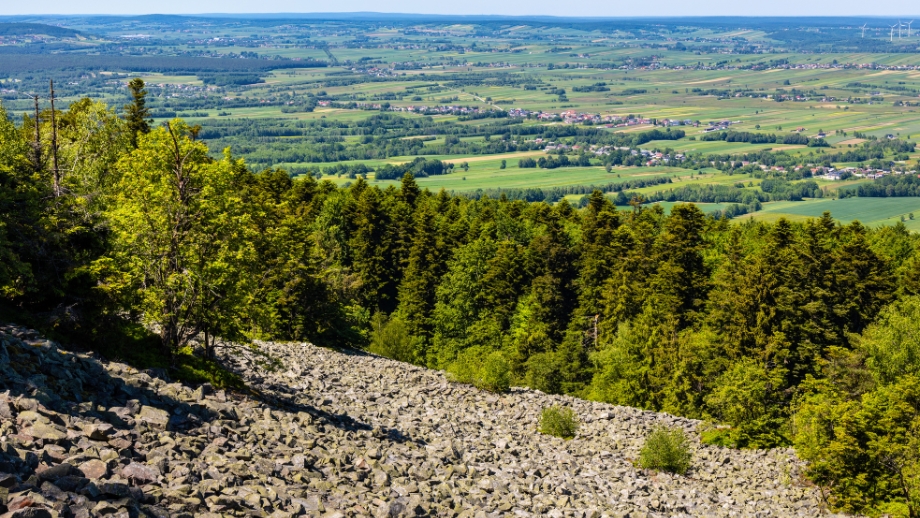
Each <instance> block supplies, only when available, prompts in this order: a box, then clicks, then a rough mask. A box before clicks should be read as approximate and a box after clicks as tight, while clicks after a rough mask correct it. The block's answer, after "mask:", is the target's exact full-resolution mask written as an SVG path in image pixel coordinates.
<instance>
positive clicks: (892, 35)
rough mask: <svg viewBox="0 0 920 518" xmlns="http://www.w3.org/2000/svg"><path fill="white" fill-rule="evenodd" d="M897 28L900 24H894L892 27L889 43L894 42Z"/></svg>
mask: <svg viewBox="0 0 920 518" xmlns="http://www.w3.org/2000/svg"><path fill="white" fill-rule="evenodd" d="M897 26H898V24H894V25H892V26H891V34H889V35H888V41H894V28H895V27H897Z"/></svg>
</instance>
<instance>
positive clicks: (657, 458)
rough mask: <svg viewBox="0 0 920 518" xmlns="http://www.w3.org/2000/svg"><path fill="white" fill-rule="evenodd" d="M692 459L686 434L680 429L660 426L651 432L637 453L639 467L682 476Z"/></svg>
mask: <svg viewBox="0 0 920 518" xmlns="http://www.w3.org/2000/svg"><path fill="white" fill-rule="evenodd" d="M692 458H693V454H692V453H691V452H690V440H689V439H688V438H687V434H686V433H684V431H683V430H682V429H680V428H676V427H675V428H670V427H664V426H662V427H658V428H655V429H654V430H652V433H650V434H649V436H648V437H647V438H646V439H645V444H644V445H643V446H642V451H641V452H639V466H640V467H642V468H643V469H653V470H656V471H667V472H670V473H677V474H678V475H683V474H684V473H686V472H687V470H688V469H689V468H690V461H691V460H692Z"/></svg>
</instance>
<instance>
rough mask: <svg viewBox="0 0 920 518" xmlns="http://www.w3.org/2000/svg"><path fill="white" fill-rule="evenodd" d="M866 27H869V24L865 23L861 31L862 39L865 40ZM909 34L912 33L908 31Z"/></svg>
mask: <svg viewBox="0 0 920 518" xmlns="http://www.w3.org/2000/svg"><path fill="white" fill-rule="evenodd" d="M866 25H869V24H868V23H864V24H863V26H862V27H860V29H862V37H863V38H865V37H866ZM908 32H910V30H909V29H908ZM908 37H909V36H908Z"/></svg>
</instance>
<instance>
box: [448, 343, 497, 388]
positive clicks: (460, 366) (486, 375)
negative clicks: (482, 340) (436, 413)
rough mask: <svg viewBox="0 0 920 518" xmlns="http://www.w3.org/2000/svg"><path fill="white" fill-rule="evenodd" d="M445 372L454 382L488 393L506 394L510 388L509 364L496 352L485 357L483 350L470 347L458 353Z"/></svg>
mask: <svg viewBox="0 0 920 518" xmlns="http://www.w3.org/2000/svg"><path fill="white" fill-rule="evenodd" d="M447 372H448V373H449V374H450V375H451V377H452V378H453V379H454V381H458V382H460V383H469V384H471V385H473V386H475V387H477V388H481V389H483V390H488V391H490V392H506V391H507V390H508V389H509V388H511V364H510V363H509V362H508V360H507V359H506V358H505V355H503V354H502V353H500V352H498V351H494V352H491V353H489V354H488V355H486V354H484V351H483V348H481V347H471V348H469V349H467V350H465V351H463V352H461V353H460V355H459V356H458V357H457V359H456V360H455V361H454V362H452V363H451V364H450V366H449V367H448V368H447Z"/></svg>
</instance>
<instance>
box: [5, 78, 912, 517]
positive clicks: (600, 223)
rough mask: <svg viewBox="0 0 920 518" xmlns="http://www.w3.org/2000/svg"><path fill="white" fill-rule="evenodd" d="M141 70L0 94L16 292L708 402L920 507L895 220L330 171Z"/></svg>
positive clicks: (172, 324) (713, 434) (622, 396)
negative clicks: (305, 163)
mask: <svg viewBox="0 0 920 518" xmlns="http://www.w3.org/2000/svg"><path fill="white" fill-rule="evenodd" d="M140 86H142V85H140ZM136 93H137V94H138V95H136V96H135V102H134V104H133V106H132V107H131V109H129V110H127V113H128V114H129V115H128V117H129V120H127V121H125V120H122V119H120V118H118V117H117V116H116V115H115V113H114V111H113V110H111V109H109V108H108V107H106V106H104V105H102V104H99V103H93V102H91V101H89V100H85V101H81V102H77V103H74V104H72V105H71V107H70V108H69V110H68V111H67V112H58V113H56V114H55V115H56V118H55V120H56V123H55V124H56V126H55V127H52V118H51V112H50V111H45V112H43V113H42V114H41V115H40V117H39V120H38V123H39V128H38V134H39V138H38V141H36V140H35V135H36V128H35V124H36V121H35V120H34V119H31V118H28V117H27V118H25V119H24V121H23V122H22V124H21V125H16V124H14V123H13V122H11V121H10V120H9V119H8V118H7V117H6V114H5V113H0V258H2V260H0V294H2V298H3V304H4V307H8V308H10V309H11V310H15V311H27V312H30V313H32V314H35V315H39V316H40V317H42V318H45V319H46V321H48V322H50V323H51V325H53V326H54V327H57V328H71V329H74V330H76V332H77V333H78V334H79V335H81V336H85V337H88V339H91V338H92V337H93V336H95V335H94V333H96V332H97V329H98V328H101V327H103V326H107V325H117V323H118V322H122V321H125V320H132V321H137V322H142V323H144V324H146V325H147V326H149V327H150V328H151V329H156V330H157V333H158V335H159V337H160V341H161V344H162V347H163V348H164V349H168V350H170V351H174V352H175V351H178V350H179V349H181V348H182V347H184V346H185V345H186V344H187V343H188V341H189V340H190V339H192V338H193V337H197V336H199V335H200V334H201V333H204V336H205V345H206V347H208V348H212V347H213V346H214V345H215V337H219V338H220V339H221V340H240V341H245V340H249V339H255V338H265V339H276V340H297V341H311V342H313V343H316V344H319V345H327V346H334V347H356V348H364V349H368V350H370V351H372V352H375V353H379V354H383V355H386V356H390V357H392V358H395V359H398V360H403V361H407V362H412V363H415V364H418V365H424V366H427V367H430V368H436V369H444V370H446V371H448V372H449V373H450V374H451V375H453V376H454V378H455V379H456V380H458V381H462V382H470V383H474V384H476V385H479V386H483V387H486V388H489V389H491V390H495V391H502V390H506V389H507V388H508V386H509V385H526V386H529V387H532V388H536V389H539V390H542V391H544V392H551V393H566V394H571V395H576V396H580V397H584V398H588V399H595V400H600V401H604V402H610V403H616V404H620V405H628V406H634V407H640V408H646V409H654V410H661V411H665V412H669V413H673V414H677V415H682V416H687V417H693V418H700V419H704V420H706V421H707V422H710V423H712V424H713V425H726V426H721V427H715V426H713V427H712V428H710V429H708V430H706V431H705V432H704V437H706V439H707V440H709V441H712V442H715V443H718V444H724V445H727V446H732V447H750V448H761V447H772V446H779V445H794V446H796V447H797V450H798V452H799V455H800V456H802V457H803V458H804V459H806V460H808V461H809V462H810V463H811V464H810V467H809V475H810V476H811V477H812V479H813V480H814V481H815V482H816V483H818V484H820V485H821V486H823V487H825V488H827V495H828V502H829V504H830V505H831V506H832V507H834V508H836V509H840V510H844V511H851V512H865V513H869V514H879V513H882V512H891V513H895V514H899V515H904V516H907V515H911V516H916V514H917V512H918V510H920V508H918V503H920V493H918V489H917V488H918V484H920V448H918V443H917V441H918V439H917V437H920V434H917V433H916V432H917V431H918V427H920V413H918V411H920V373H918V369H920V360H918V357H920V341H918V340H917V338H916V336H917V331H918V327H920V324H918V319H917V316H920V254H918V252H917V247H918V238H917V237H916V236H915V235H912V234H910V233H908V232H907V231H906V230H905V228H904V227H903V226H895V227H885V228H879V229H870V228H866V227H864V226H862V225H861V224H859V223H858V222H854V223H852V224H849V225H841V224H839V223H836V222H835V221H834V220H833V219H832V218H831V216H830V215H829V214H825V216H824V217H822V218H819V219H816V220H810V221H807V222H804V223H793V222H789V221H786V220H782V219H781V220H779V221H778V222H776V223H772V224H771V223H762V222H743V223H736V224H733V223H730V222H729V221H728V220H726V219H715V218H712V217H708V216H706V215H704V214H703V213H702V212H701V211H700V210H699V209H698V208H696V207H695V206H694V205H690V204H679V205H676V206H674V207H673V208H672V210H671V212H670V214H665V213H664V211H663V210H662V209H661V208H660V207H659V206H652V207H643V206H641V205H639V203H638V202H637V203H634V204H633V206H632V207H630V208H629V209H627V210H622V209H621V208H618V207H617V206H615V205H613V203H612V202H611V201H610V200H608V199H607V198H606V197H605V196H604V195H603V194H602V193H600V192H594V193H593V194H591V195H590V196H589V198H588V201H587V204H586V206H585V207H584V208H583V209H576V208H574V207H572V206H570V205H569V204H568V203H567V202H566V201H564V200H563V201H560V202H559V203H556V204H554V205H550V204H548V203H545V202H538V203H528V202H525V201H521V200H509V199H508V198H506V197H503V196H500V197H498V198H494V197H488V196H477V197H466V196H462V195H451V194H448V193H446V192H443V191H442V192H439V193H432V192H429V191H427V190H421V189H419V187H418V186H417V184H416V183H415V181H414V178H413V177H412V174H411V172H407V173H405V174H404V176H403V177H402V183H401V186H400V187H398V188H397V187H387V188H386V189H381V188H379V187H378V186H374V185H371V184H368V183H367V182H365V181H364V180H363V179H362V178H358V179H357V180H356V181H355V182H354V183H353V184H352V185H350V186H349V187H348V188H338V187H336V186H335V185H334V184H333V183H331V182H325V181H317V180H316V179H314V178H312V177H311V176H304V177H299V178H297V179H292V178H291V177H290V175H289V174H288V173H287V172H285V171H282V170H274V169H269V170H264V171H259V172H253V171H251V170H250V169H249V168H248V167H247V165H246V163H245V162H243V161H242V160H239V159H237V158H236V157H234V156H233V155H232V154H231V153H230V152H229V150H228V151H226V152H225V153H224V154H223V155H222V157H220V158H216V159H215V158H213V157H212V156H211V155H210V154H209V150H208V148H207V147H206V146H205V145H204V144H203V143H202V142H200V141H199V140H197V138H198V135H199V131H200V128H197V127H190V126H188V125H187V124H185V123H183V122H182V121H181V120H178V119H177V120H173V121H171V122H169V123H168V124H164V125H161V126H158V127H155V128H151V127H150V126H149V125H148V124H147V120H146V118H145V117H146V116H147V113H148V112H147V109H146V107H145V106H144V104H143V95H142V92H141V91H140V90H138V92H136ZM55 135H56V136H55ZM55 163H57V164H58V165H57V166H55ZM417 165H418V166H419V170H425V167H426V162H424V161H421V162H419V163H418V164H417ZM429 165H430V164H429ZM426 174H427V173H426Z"/></svg>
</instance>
